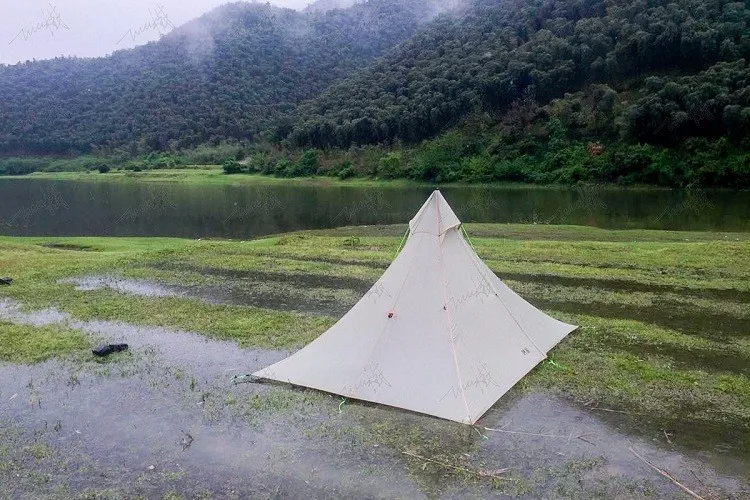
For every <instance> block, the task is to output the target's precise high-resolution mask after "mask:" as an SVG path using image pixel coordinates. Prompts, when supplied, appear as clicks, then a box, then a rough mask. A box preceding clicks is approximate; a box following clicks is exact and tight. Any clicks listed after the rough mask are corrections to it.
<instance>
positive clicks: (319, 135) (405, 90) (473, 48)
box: [289, 0, 750, 148]
mask: <svg viewBox="0 0 750 500" xmlns="http://www.w3.org/2000/svg"><path fill="white" fill-rule="evenodd" d="M749 21H750V8H748V5H747V4H746V3H743V2H731V1H725V0H713V1H708V2H704V1H700V0H671V1H670V0H649V1H646V0H636V1H622V0H605V1H601V0H589V1H586V2H580V1H571V0H532V1H531V2H528V1H517V0H512V1H509V2H508V1H505V2H500V1H496V0H479V1H477V2H475V4H474V6H473V7H472V8H471V9H469V10H468V12H467V13H466V15H465V16H463V17H460V18H456V17H452V16H446V17H443V18H441V19H439V20H437V21H435V22H434V23H433V24H432V25H430V26H429V27H428V28H427V29H425V30H423V31H422V32H420V33H418V34H417V35H416V36H414V37H413V38H412V39H410V40H409V41H408V42H406V43H405V44H402V45H401V46H399V47H397V48H396V49H394V50H393V51H391V52H389V53H388V54H387V55H386V56H385V57H384V58H383V59H381V60H379V61H378V62H377V63H375V64H373V65H371V66H369V67H368V68H367V69H365V70H362V71H360V72H358V73H357V74H355V75H353V76H352V77H350V78H347V79H346V80H344V81H342V82H340V83H338V84H335V85H333V86H332V87H331V88H329V89H328V90H326V91H325V92H324V93H323V94H322V95H321V96H319V97H317V98H315V99H313V100H312V101H310V102H308V103H305V104H303V105H302V106H301V107H300V108H299V110H298V111H297V112H296V114H297V118H296V120H295V121H294V124H293V126H292V127H291V131H290V134H289V138H290V140H291V142H292V143H293V144H297V145H313V146H316V147H321V148H328V147H348V146H349V145H351V144H371V143H382V142H390V141H393V140H396V139H400V140H403V141H407V142H415V141H419V140H422V139H425V138H428V137H430V136H432V135H434V134H435V133H436V132H439V131H441V130H444V129H446V128H449V127H450V126H452V125H455V124H456V123H458V121H459V120H461V119H462V118H464V117H465V116H467V115H469V114H470V113H475V112H477V111H481V112H487V113H493V114H497V113H504V112H508V111H511V112H513V111H514V106H515V108H516V109H515V111H519V110H518V109H517V108H518V103H519V102H522V101H523V100H524V99H525V98H526V94H527V93H528V92H529V89H533V94H534V100H536V101H537V102H539V103H542V104H544V103H548V102H550V101H551V100H552V99H554V98H558V97H562V96H563V95H564V94H565V93H566V92H572V91H576V90H578V89H580V88H582V87H583V86H584V85H590V84H602V83H605V84H607V85H609V86H610V89H609V90H608V91H607V93H606V94H602V95H601V96H600V98H601V100H602V103H601V106H602V107H601V108H600V109H599V111H600V113H601V112H604V114H607V113H609V114H612V113H615V112H616V111H620V115H619V116H613V117H611V119H607V118H606V117H603V118H604V119H605V120H606V121H608V122H609V123H610V124H611V122H613V121H615V120H616V119H619V120H621V121H627V132H628V133H627V135H626V137H625V138H626V139H628V140H631V141H634V142H638V141H645V142H650V143H654V144H673V145H674V144H679V143H681V142H682V141H684V140H685V139H686V138H688V137H693V136H705V137H713V138H715V137H718V136H721V135H729V136H731V137H733V138H735V139H739V138H741V137H742V136H744V135H745V133H746V131H747V123H746V121H745V120H744V119H743V109H745V108H747V107H748V106H750V94H748V90H747V89H748V87H749V85H748V83H749V82H748V75H750V71H749V70H748V67H747V65H746V62H745V61H747V60H750V34H749V33H750V30H749V26H748V24H749ZM655 74H658V75H659V76H651V75H655ZM680 75H690V76H680ZM616 91H618V92H620V91H631V93H632V95H629V96H628V99H633V101H634V102H633V101H631V103H632V107H631V108H628V109H620V110H615V109H614V108H615V100H616ZM632 91H635V92H632ZM727 106H729V107H728V108H727ZM605 108H608V109H605ZM725 108H726V109H725ZM725 114H726V116H725ZM747 115H748V112H745V114H744V116H747ZM519 118H523V116H520V117H519ZM529 119H533V117H530V118H529ZM665 124H666V125H665ZM613 131H614V130H613V129H612V128H611V127H610V128H609V129H608V130H606V131H605V132H609V133H611V132H613ZM596 132H597V133H601V132H602V131H599V130H596Z"/></svg>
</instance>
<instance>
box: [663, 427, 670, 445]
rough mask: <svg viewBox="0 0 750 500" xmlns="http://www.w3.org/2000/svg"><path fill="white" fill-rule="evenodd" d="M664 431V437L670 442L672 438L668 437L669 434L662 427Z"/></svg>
mask: <svg viewBox="0 0 750 500" xmlns="http://www.w3.org/2000/svg"><path fill="white" fill-rule="evenodd" d="M662 431H664V437H665V438H667V443H669V444H672V440H671V439H669V434H668V433H667V430H666V429H662Z"/></svg>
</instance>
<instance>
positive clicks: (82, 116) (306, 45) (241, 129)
mask: <svg viewBox="0 0 750 500" xmlns="http://www.w3.org/2000/svg"><path fill="white" fill-rule="evenodd" d="M433 3H434V0H417V1H413V0H410V1H408V2H407V1H403V0H371V1H369V2H367V3H366V4H361V5H356V6H354V7H351V8H350V9H346V10H333V11H329V12H324V13H300V12H296V11H293V10H290V9H279V8H276V7H271V6H270V5H268V4H266V5H262V4H247V3H234V4H228V5H226V6H224V7H221V8H219V9H216V10H214V11H212V12H210V13H208V14H206V15H204V16H202V17H201V18H199V19H196V20H195V21H192V22H190V23H188V24H186V25H185V26H182V27H180V28H178V29H176V30H175V31H173V32H172V33H169V34H168V35H166V36H164V37H163V38H162V39H161V40H160V41H158V42H154V43H149V44H147V45H145V46H142V47H139V48H136V49H132V50H123V51H118V52H115V53H114V54H113V55H111V56H110V57H107V58H99V59H76V58H58V59H54V60H49V61H36V62H27V63H24V64H18V65H13V66H0V105H1V106H2V109H0V154H3V153H5V154H14V153H15V154H18V153H20V154H67V153H77V152H78V153H80V152H90V151H95V152H97V151H99V152H103V153H110V152H112V151H114V150H116V149H118V148H119V149H123V148H124V150H125V151H126V152H128V153H131V154H136V153H143V152H146V151H149V150H175V149H178V148H183V147H189V146H195V145H198V144H202V143H211V144H217V143H218V142H220V141H223V140H226V139H229V138H235V139H243V140H250V139H253V138H256V137H257V136H258V134H259V133H260V132H262V131H263V130H264V129H265V128H268V127H269V126H270V125H269V124H270V122H271V120H273V119H275V118H278V117H279V116H282V115H284V114H285V113H287V112H290V111H291V110H292V109H293V108H294V107H295V106H296V104H297V103H298V102H300V101H301V100H304V99H309V98H311V97H314V96H315V95H317V94H318V93H319V92H321V91H322V90H323V89H325V88H327V87H328V86H329V85H330V84H331V83H332V82H334V81H336V80H339V79H341V78H343V77H345V76H346V75H348V74H349V73H350V72H351V71H353V70H354V69H356V68H359V67H362V66H364V65H365V64H367V63H368V62H369V61H371V60H372V59H373V58H374V57H376V56H378V55H380V54H381V53H383V52H384V51H386V50H388V49H389V48H391V47H392V46H394V45H395V44H397V43H399V42H401V41H402V40H404V39H406V38H408V37H409V36H411V35H412V34H413V33H414V32H415V30H416V29H417V27H418V26H419V25H420V23H423V22H426V21H427V18H426V17H425V15H424V11H425V10H426V9H428V8H430V6H431V5H432V4H433Z"/></svg>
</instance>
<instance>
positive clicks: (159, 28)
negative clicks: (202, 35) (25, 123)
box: [0, 0, 312, 64]
mask: <svg viewBox="0 0 750 500" xmlns="http://www.w3.org/2000/svg"><path fill="white" fill-rule="evenodd" d="M225 3H228V0H51V1H50V0H0V64H15V63H17V62H19V61H26V60H29V59H34V58H36V59H48V58H51V57H55V56H61V55H77V56H85V57H89V56H103V55H106V54H110V53H112V52H113V51H115V50H119V49H124V48H128V47H133V46H135V45H142V44H144V43H146V42H148V41H150V40H156V39H158V38H159V35H160V32H161V33H162V34H163V33H166V32H168V31H170V30H171V29H172V27H173V26H174V27H176V26H180V25H181V24H184V23H186V22H187V21H190V20H191V19H194V18H196V17H198V16H200V15H201V14H203V13H205V12H208V11H209V10H211V9H213V8H214V7H217V6H219V5H222V4H225ZM262 3H265V2H262ZM270 3H272V4H274V5H278V6H281V7H290V8H295V9H300V8H303V7H305V6H306V5H307V4H309V3H312V0H270Z"/></svg>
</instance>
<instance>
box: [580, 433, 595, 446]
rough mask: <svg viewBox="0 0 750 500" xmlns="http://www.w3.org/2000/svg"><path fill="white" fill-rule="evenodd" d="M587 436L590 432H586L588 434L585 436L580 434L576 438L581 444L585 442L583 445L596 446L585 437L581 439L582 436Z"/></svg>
mask: <svg viewBox="0 0 750 500" xmlns="http://www.w3.org/2000/svg"><path fill="white" fill-rule="evenodd" d="M589 434H591V433H590V432H588V433H586V434H581V435H580V436H577V437H578V439H580V440H581V441H583V442H585V443H588V444H590V445H591V446H596V444H594V443H592V442H591V441H589V440H588V439H586V438H585V437H583V436H588V435H589Z"/></svg>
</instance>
